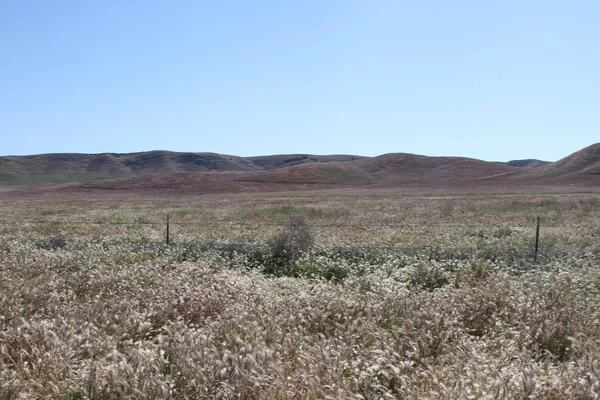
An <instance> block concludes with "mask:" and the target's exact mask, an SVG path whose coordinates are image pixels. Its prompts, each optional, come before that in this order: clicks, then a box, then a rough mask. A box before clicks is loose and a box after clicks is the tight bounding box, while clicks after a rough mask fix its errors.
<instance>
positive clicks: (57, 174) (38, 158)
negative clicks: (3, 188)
mask: <svg viewBox="0 0 600 400" xmlns="http://www.w3.org/2000/svg"><path fill="white" fill-rule="evenodd" d="M359 158H361V157H358V156H346V155H335V156H313V155H308V154H298V155H278V156H264V157H246V158H244V157H238V156H230V155H223V154H216V153H177V152H170V151H148V152H140V153H127V154H117V153H104V154H68V153H64V154H40V155H31V156H5V157H0V185H28V184H40V183H64V182H77V181H87V180H98V179H115V178H124V177H132V176H142V175H150V174H157V173H169V172H206V171H218V172H231V171H264V170H268V169H276V168H283V167H287V166H290V165H297V164H304V163H325V162H332V161H347V160H354V159H359Z"/></svg>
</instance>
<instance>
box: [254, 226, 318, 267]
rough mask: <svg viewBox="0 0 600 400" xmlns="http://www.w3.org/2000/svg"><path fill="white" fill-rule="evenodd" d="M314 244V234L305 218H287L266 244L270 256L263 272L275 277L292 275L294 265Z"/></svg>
mask: <svg viewBox="0 0 600 400" xmlns="http://www.w3.org/2000/svg"><path fill="white" fill-rule="evenodd" d="M314 242H315V236H314V232H313V230H312V229H311V227H310V226H309V225H308V222H307V220H306V217H305V216H304V215H302V214H293V215H290V216H288V217H287V219H286V222H285V225H284V226H283V228H282V229H281V231H280V232H279V233H278V234H277V235H275V236H274V237H272V238H271V239H270V240H269V241H268V243H267V246H268V247H269V250H270V254H269V259H268V260H266V262H265V265H264V272H265V273H267V274H272V275H276V276H292V275H294V271H293V265H294V263H295V262H296V260H298V258H300V256H301V255H302V254H304V253H305V252H307V251H308V250H310V248H311V247H312V246H313V245H314Z"/></svg>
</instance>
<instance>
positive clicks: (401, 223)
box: [0, 192, 600, 399]
mask: <svg viewBox="0 0 600 400" xmlns="http://www.w3.org/2000/svg"><path fill="white" fill-rule="evenodd" d="M167 214H168V215H169V216H170V221H171V225H170V240H171V244H170V245H166V244H165V220H166V215H167ZM538 216H539V217H541V221H542V227H541V244H540V249H539V254H538V258H537V261H534V260H533V252H534V249H533V247H534V237H535V222H536V218H537V217H538ZM599 266H600V198H598V197H597V196H592V195H586V194H580V195H575V194H572V195H541V194H540V195H534V194H530V195H505V196H483V195H472V196H469V195H465V196H401V195H397V194H393V193H387V194H383V193H381V192H380V193H379V194H377V193H369V192H362V193H350V192H337V193H333V194H332V193H328V194H322V195H321V194H314V195H308V194H293V193H291V194H278V195H236V196H203V197H200V196H198V197H192V196H190V197H178V198H168V197H158V196H157V197H139V196H133V195H131V196H125V195H120V196H116V195H115V196H112V197H111V196H104V197H102V196H99V197H98V196H97V197H91V196H90V197H86V196H83V195H80V196H71V197H53V196H48V197H37V198H7V197H5V198H3V199H0V399H21V398H22V399H38V398H52V399H326V398H329V399H379V398H384V399H385V398H390V399H393V398H401V399H485V398H489V399H597V398H599V396H600V268H599Z"/></svg>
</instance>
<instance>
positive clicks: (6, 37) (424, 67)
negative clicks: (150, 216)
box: [0, 0, 600, 161]
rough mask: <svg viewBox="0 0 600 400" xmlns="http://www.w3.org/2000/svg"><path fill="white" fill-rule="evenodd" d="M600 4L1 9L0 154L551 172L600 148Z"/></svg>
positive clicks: (146, 4)
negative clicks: (431, 161)
mask: <svg viewBox="0 0 600 400" xmlns="http://www.w3.org/2000/svg"><path fill="white" fill-rule="evenodd" d="M599 21H600V2H599V1H597V0H589V1H577V0H574V1H566V0H565V1H552V0H545V1H537V0H531V1H527V0H498V1H492V0H490V1H483V0H470V1H466V0H464V1H460V0H456V1H446V0H413V1H402V0H389V1H388V0H318V1H316V0H303V1H287V0H277V1H275V0H274V1H260V0H259V1H210V2H209V1H200V0H189V1H188V0H186V1H166V0H165V1H136V0H103V1H87V0H73V1H66V0H52V1H47V0H37V1H34V0H0V139H1V140H0V155H9V154H15V155H16V154H37V153H49V152H81V153H102V152H133V151H145V150H153V149H164V150H173V151H198V152H204V151H210V152H218V153H226V154H235V155H242V156H247V155H265V154H277V153H313V154H332V153H349V154H360V155H378V154H383V153H390V152H410V153H418V154H425V155H454V156H467V157H475V158H480V159H485V160H498V161H506V160H510V159H518V158H530V157H531V158H540V159H547V160H556V159H559V158H561V157H563V156H566V155H568V154H569V153H571V152H574V151H576V150H579V149H581V148H583V147H585V146H587V145H590V144H592V143H595V142H600V23H599Z"/></svg>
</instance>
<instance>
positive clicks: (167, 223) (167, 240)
mask: <svg viewBox="0 0 600 400" xmlns="http://www.w3.org/2000/svg"><path fill="white" fill-rule="evenodd" d="M167 244H169V214H167Z"/></svg>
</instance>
